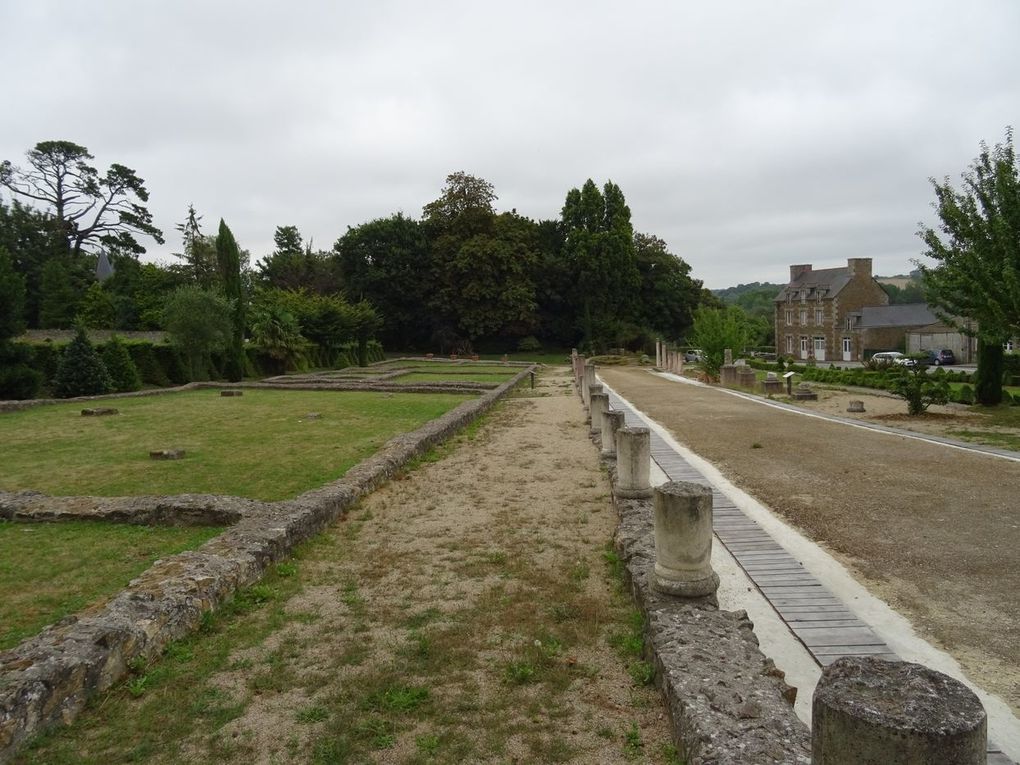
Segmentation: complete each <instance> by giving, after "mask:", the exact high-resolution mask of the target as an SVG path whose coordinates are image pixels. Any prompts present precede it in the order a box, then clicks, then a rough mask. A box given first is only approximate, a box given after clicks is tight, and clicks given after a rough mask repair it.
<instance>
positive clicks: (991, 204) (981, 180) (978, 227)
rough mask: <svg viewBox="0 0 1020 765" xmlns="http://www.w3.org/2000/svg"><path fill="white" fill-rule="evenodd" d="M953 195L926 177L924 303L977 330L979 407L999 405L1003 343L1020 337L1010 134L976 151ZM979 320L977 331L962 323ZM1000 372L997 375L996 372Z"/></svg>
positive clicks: (1018, 186) (1018, 183) (1019, 249)
mask: <svg viewBox="0 0 1020 765" xmlns="http://www.w3.org/2000/svg"><path fill="white" fill-rule="evenodd" d="M962 180H963V185H962V188H961V189H960V190H959V191H958V190H957V189H955V188H954V187H953V186H952V184H951V183H950V181H949V179H948V178H946V179H944V180H943V181H942V182H941V183H939V182H938V181H936V180H935V179H934V178H933V179H931V182H932V185H933V186H934V187H935V200H936V201H935V210H936V212H937V213H938V216H939V220H940V221H941V222H940V225H939V230H938V231H936V230H935V229H934V228H930V227H927V228H922V229H921V231H920V232H919V235H920V236H921V239H922V240H923V241H924V243H925V245H926V246H927V250H926V251H925V253H924V254H925V255H926V256H928V257H929V258H932V259H934V260H935V261H937V264H936V265H935V266H934V267H930V266H927V265H925V264H923V263H918V266H919V267H920V270H921V278H922V281H923V283H924V287H925V292H926V294H927V296H928V302H929V303H930V304H932V305H933V306H934V307H935V310H936V312H937V313H938V315H939V316H940V317H941V318H942V319H944V320H945V321H947V322H949V323H951V324H954V325H956V326H957V327H958V328H959V329H961V330H962V331H966V332H976V334H977V336H978V340H979V343H980V348H979V350H980V352H979V354H978V377H979V378H981V379H982V380H983V384H981V385H979V386H978V389H977V400H978V403H980V404H984V405H987V406H992V405H996V404H998V403H1000V402H1001V400H1002V379H1001V366H1002V344H1003V343H1004V342H1005V341H1006V340H1008V339H1010V338H1011V337H1017V336H1020V173H1018V168H1017V162H1016V153H1015V152H1014V149H1013V131H1012V129H1010V128H1007V130H1006V140H1005V142H1004V143H1001V144H996V145H995V146H994V147H992V148H989V147H988V145H987V144H985V143H983V142H982V143H981V153H980V154H979V155H978V157H977V159H975V160H974V162H973V163H972V164H971V166H970V168H969V169H968V170H967V171H965V172H964V173H963V176H962ZM967 319H973V320H974V321H976V322H977V327H976V330H975V329H974V328H973V327H972V326H971V325H970V324H968V322H967ZM996 370H998V372H996Z"/></svg>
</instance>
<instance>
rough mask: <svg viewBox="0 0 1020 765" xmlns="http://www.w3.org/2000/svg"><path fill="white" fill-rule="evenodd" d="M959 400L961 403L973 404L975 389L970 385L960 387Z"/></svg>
mask: <svg viewBox="0 0 1020 765" xmlns="http://www.w3.org/2000/svg"><path fill="white" fill-rule="evenodd" d="M957 401H959V402H960V403H961V404H967V405H970V404H973V403H974V389H973V388H971V387H970V386H969V385H964V386H963V387H962V388H960V392H959V393H958V394H957Z"/></svg>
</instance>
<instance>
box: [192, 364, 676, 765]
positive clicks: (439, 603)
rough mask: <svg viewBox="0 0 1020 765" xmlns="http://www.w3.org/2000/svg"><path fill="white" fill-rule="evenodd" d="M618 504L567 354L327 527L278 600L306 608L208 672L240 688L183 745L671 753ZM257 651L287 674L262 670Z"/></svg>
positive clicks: (387, 753) (431, 754) (486, 753)
mask: <svg viewBox="0 0 1020 765" xmlns="http://www.w3.org/2000/svg"><path fill="white" fill-rule="evenodd" d="M615 523H616V515H615V513H614V511H613V508H612V504H611V501H610V489H609V484H608V481H607V478H606V476H605V474H604V473H603V472H602V471H601V469H600V466H599V461H598V455H597V450H596V449H595V447H594V446H593V445H592V443H591V442H590V441H589V439H588V436H587V426H586V425H585V423H584V420H583V412H582V410H581V406H580V403H579V401H578V399H577V397H576V395H574V394H573V387H572V384H571V381H570V378H569V372H568V370H566V369H565V368H558V369H554V370H551V371H549V372H546V373H545V374H543V375H542V376H541V377H540V378H539V385H538V387H537V389H536V390H535V391H533V392H532V391H530V390H525V391H522V393H521V394H518V396H517V397H513V398H510V399H509V400H507V401H505V402H504V403H502V404H500V405H499V406H498V407H497V408H496V409H495V410H494V412H493V413H492V414H491V415H490V416H489V417H488V418H487V419H486V421H485V422H484V424H483V425H482V427H481V428H480V430H478V431H477V432H475V433H471V432H469V433H467V434H464V435H461V436H458V437H457V438H456V439H455V441H454V443H453V444H451V445H449V446H446V447H442V448H441V449H440V454H439V455H438V456H437V457H436V458H435V459H432V458H429V459H426V460H425V461H424V463H423V464H422V465H420V466H419V467H417V469H415V470H413V471H411V472H409V473H408V474H406V475H405V476H404V477H403V478H397V479H395V480H393V481H391V482H390V483H388V484H387V485H386V486H384V487H382V488H381V489H379V490H378V491H376V492H374V493H373V494H372V495H370V496H369V497H367V498H366V499H365V500H364V501H363V502H362V503H361V504H360V505H359V507H358V508H356V509H354V510H353V511H352V513H351V515H350V519H349V520H348V521H346V522H344V523H342V524H338V525H337V527H335V528H333V529H331V530H329V531H328V532H327V533H326V534H325V535H324V537H325V538H324V539H323V540H322V541H321V542H319V543H317V545H316V546H315V547H314V549H313V552H312V554H310V555H309V556H308V557H307V558H305V559H304V560H302V562H301V576H302V580H303V582H304V585H303V588H302V591H301V592H300V593H299V594H298V595H296V596H294V597H293V598H291V600H290V602H289V603H288V604H287V611H288V612H289V613H292V614H293V615H295V617H299V616H302V615H305V617H308V618H301V619H295V620H294V621H289V622H287V623H286V624H284V625H283V626H282V627H281V628H280V629H279V630H278V631H276V632H275V633H273V634H272V635H271V636H270V637H269V638H268V639H267V640H266V641H265V642H264V643H263V644H262V645H259V646H257V647H255V648H253V649H246V650H244V651H240V652H238V653H237V654H236V655H233V656H232V657H231V667H232V669H231V670H230V671H227V672H221V673H219V674H217V675H215V676H214V677H213V678H212V683H213V685H214V686H215V687H216V688H218V689H219V690H220V691H221V692H222V693H224V694H227V695H228V696H229V697H231V698H248V699H249V702H248V704H247V707H246V710H245V712H244V713H243V714H242V715H241V716H239V717H238V718H237V719H235V720H233V721H231V722H229V723H228V724H227V725H226V726H224V727H223V728H222V729H221V730H219V731H218V732H217V733H216V735H215V736H213V737H208V736H204V735H196V736H194V737H193V738H192V739H191V740H190V741H188V742H185V745H184V749H183V751H184V752H185V753H186V755H185V756H186V758H187V759H188V760H189V761H209V760H208V758H213V759H215V760H216V761H217V762H226V763H243V764H244V765H251V763H273V762H348V761H350V762H375V763H461V762H471V763H487V762H493V763H532V762H578V763H595V762H597V763H635V762H637V763H641V762H654V763H663V764H664V765H665V764H666V763H671V762H675V761H676V760H675V755H674V754H673V753H672V749H671V743H670V727H669V722H668V718H667V716H666V713H665V708H664V706H663V704H662V702H661V698H660V696H659V693H658V691H656V690H655V688H654V687H653V686H651V685H647V684H645V681H646V680H647V679H648V677H647V676H646V675H645V674H644V673H645V672H646V671H647V669H646V668H647V665H645V664H644V662H643V661H641V658H640V646H641V642H640V637H639V636H640V620H638V623H637V624H635V622H634V615H635V611H634V607H633V605H632V604H631V602H630V600H629V598H628V597H627V596H626V595H625V594H623V593H622V592H620V591H619V584H618V580H617V579H616V578H615V577H614V574H613V572H612V569H611V568H610V567H609V566H608V565H607V563H606V560H605V552H606V545H607V543H608V542H609V540H610V539H611V538H612V534H613V530H614V528H615ZM309 615H311V616H313V617H314V618H310V617H309ZM635 635H637V636H638V637H637V638H636V639H637V643H636V646H635V644H634V639H635V638H634V636H635ZM274 657H275V659H274ZM270 660H275V661H277V663H280V664H282V665H283V667H282V669H281V670H280V672H278V674H280V675H281V677H284V678H286V682H283V681H281V682H279V683H277V684H276V685H274V686H273V687H267V683H265V682H262V683H261V684H260V683H259V678H260V677H262V676H265V673H266V669H265V667H266V665H267V662H269V661H270ZM251 688H256V689H257V693H256V694H255V695H254V696H251V695H250V690H249V689H251ZM295 715H297V721H298V723H297V724H295ZM224 741H226V742H229V744H230V746H229V747H225V746H224V744H223V742H224Z"/></svg>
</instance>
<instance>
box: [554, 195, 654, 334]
mask: <svg viewBox="0 0 1020 765" xmlns="http://www.w3.org/2000/svg"><path fill="white" fill-rule="evenodd" d="M561 216H562V220H563V227H564V231H565V235H566V243H565V245H564V254H565V256H566V258H567V261H568V263H569V264H570V267H571V270H572V273H573V275H574V279H575V285H576V288H575V291H574V295H573V300H572V303H573V310H574V315H575V316H576V317H577V320H578V325H579V329H580V331H581V335H582V338H581V344H582V346H585V347H591V348H592V349H594V350H601V349H603V348H605V347H606V345H608V344H610V343H614V342H616V343H618V342H620V341H621V340H625V339H626V338H624V337H621V330H624V329H625V328H626V325H628V324H630V325H631V326H632V327H633V323H632V322H633V320H634V318H635V306H636V304H637V294H638V289H639V287H640V284H641V274H640V272H639V271H638V267H637V259H636V256H635V250H634V229H633V227H632V225H631V222H630V208H629V207H628V206H627V203H626V200H625V199H624V196H623V191H621V190H620V187H619V186H617V185H616V184H615V183H613V182H612V181H609V182H607V183H606V184H605V186H604V187H603V189H602V191H601V192H600V191H599V189H598V187H597V186H596V185H595V183H594V182H593V181H592V180H591V179H590V178H589V179H588V180H587V181H586V182H585V184H584V186H582V187H581V189H580V190H578V189H571V190H570V191H569V192H568V193H567V198H566V201H565V202H564V205H563V210H562V213H561Z"/></svg>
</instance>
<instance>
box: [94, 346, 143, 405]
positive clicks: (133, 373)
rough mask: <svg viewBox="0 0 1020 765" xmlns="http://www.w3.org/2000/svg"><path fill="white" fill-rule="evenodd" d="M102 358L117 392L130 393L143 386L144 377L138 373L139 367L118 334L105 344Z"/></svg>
mask: <svg viewBox="0 0 1020 765" xmlns="http://www.w3.org/2000/svg"><path fill="white" fill-rule="evenodd" d="M102 359H103V364H104V365H105V366H106V371H107V372H109V374H110V381H111V383H112V384H113V390H114V391H115V392H117V393H129V392H131V391H133V390H139V389H140V388H141V387H142V378H141V377H140V375H139V374H138V367H136V366H135V362H134V361H132V360H131V354H129V353H128V350H127V347H126V346H125V345H124V343H123V342H122V341H121V339H120V338H119V337H117V336H116V335H114V336H113V337H111V338H110V340H109V342H107V343H106V345H105V346H103V351H102Z"/></svg>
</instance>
